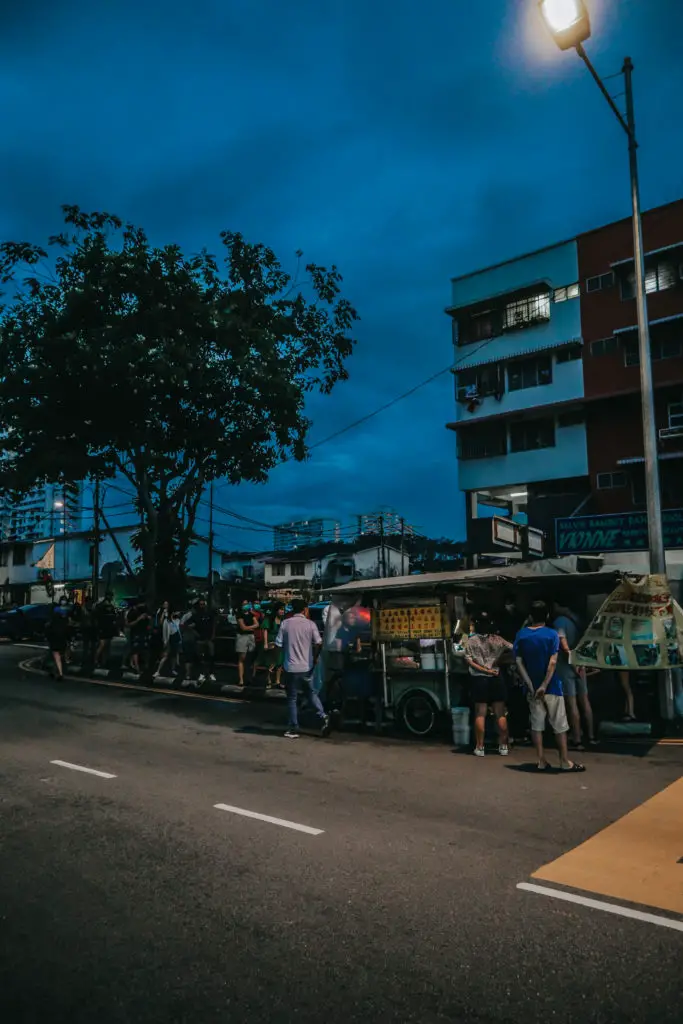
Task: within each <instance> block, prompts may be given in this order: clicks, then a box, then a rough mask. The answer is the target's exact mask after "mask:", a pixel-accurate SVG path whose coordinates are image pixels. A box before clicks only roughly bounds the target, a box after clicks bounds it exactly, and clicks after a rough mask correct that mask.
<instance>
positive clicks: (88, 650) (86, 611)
mask: <svg viewBox="0 0 683 1024" xmlns="http://www.w3.org/2000/svg"><path fill="white" fill-rule="evenodd" d="M80 630H81V640H82V644H83V646H82V654H81V661H82V663H83V665H84V666H86V667H88V668H91V667H92V666H93V664H94V662H95V652H96V650H97V622H96V619H95V605H94V602H93V599H92V597H91V596H88V597H86V599H85V601H84V602H83V608H82V611H81V622H80Z"/></svg>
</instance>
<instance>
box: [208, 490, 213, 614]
mask: <svg viewBox="0 0 683 1024" xmlns="http://www.w3.org/2000/svg"><path fill="white" fill-rule="evenodd" d="M208 603H209V608H211V607H212V606H213V480H212V481H211V483H210V485H209V602H208Z"/></svg>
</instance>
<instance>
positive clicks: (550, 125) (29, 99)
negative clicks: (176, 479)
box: [0, 0, 683, 548]
mask: <svg viewBox="0 0 683 1024" xmlns="http://www.w3.org/2000/svg"><path fill="white" fill-rule="evenodd" d="M590 8H591V12H592V16H593V30H594V35H593V38H592V39H591V40H590V41H589V43H588V44H587V49H588V50H589V52H590V54H591V56H592V58H593V60H594V62H595V64H596V65H597V67H598V69H599V70H600V71H601V73H603V74H605V75H608V74H611V73H613V72H617V71H619V69H620V67H621V62H622V58H623V56H624V55H625V54H627V53H628V54H630V55H631V56H632V58H633V60H634V62H635V67H636V71H635V88H636V116H637V119H638V122H639V135H640V142H641V151H640V159H641V175H642V193H643V204H644V206H645V207H649V206H654V205H658V204H660V203H664V202H668V201H671V200H673V199H676V198H679V197H681V196H682V195H683V181H682V177H683V132H682V131H681V126H682V110H683V106H682V104H683V62H682V61H681V59H680V53H681V49H680V48H681V39H683V5H681V3H680V0H594V2H590ZM2 12H3V13H2V20H1V24H0V51H1V59H0V81H1V83H2V95H3V101H4V102H3V118H4V145H3V159H2V160H1V161H0V179H1V182H2V189H1V192H0V194H1V195H2V228H1V234H2V236H3V238H4V239H6V238H11V239H18V238H28V239H31V240H35V241H39V240H42V239H45V237H46V236H47V234H48V233H51V232H53V231H54V230H56V229H57V228H58V226H59V223H60V210H59V206H60V204H61V203H76V204H78V205H80V206H81V207H83V208H84V209H107V210H109V211H110V212H114V213H117V214H119V215H120V216H121V217H124V218H126V219H130V220H133V221H135V222H137V223H139V224H141V225H142V226H143V227H145V228H146V229H147V230H148V232H149V233H150V236H151V238H152V240H153V241H154V242H157V243H165V242H170V241H177V242H179V243H180V244H181V245H183V246H185V247H187V248H189V249H191V250H196V249H197V248H199V247H200V246H203V245H206V246H207V247H208V248H209V249H213V250H214V251H217V249H218V243H217V236H218V232H219V230H220V229H222V228H228V229H234V230H239V231H242V232H243V233H244V234H245V235H246V236H247V238H248V239H249V240H252V241H262V242H265V243H267V244H268V245H270V246H271V247H273V248H274V249H275V251H276V252H277V254H278V255H279V256H280V258H281V259H282V260H283V262H284V263H285V265H286V266H287V267H290V266H291V267H292V268H293V266H294V257H293V254H294V251H295V250H296V249H297V248H299V247H300V248H302V249H303V250H304V254H305V256H306V257H307V258H309V259H311V260H314V261H316V262H319V263H331V262H336V263H337V264H338V266H339V268H340V270H341V271H342V273H343V275H344V278H345V281H344V291H345V294H346V295H347V296H348V297H349V298H350V299H351V301H352V302H353V303H354V304H355V305H356V307H357V309H358V311H359V312H360V314H361V317H362V322H361V324H360V325H359V327H358V332H357V337H358V346H357V350H356V353H355V355H354V356H353V358H352V360H351V361H350V363H349V370H350V374H351V377H350V380H349V381H348V382H347V383H346V384H343V385H340V386H339V387H338V389H337V390H336V391H335V392H334V393H333V395H332V396H331V397H330V398H325V399H315V400H313V401H311V403H310V415H311V417H312V418H313V420H314V426H313V430H312V434H311V442H312V443H314V442H315V441H317V440H320V439H321V438H324V437H326V436H327V435H329V434H331V433H333V432H334V431H335V430H338V429H339V428H341V427H342V426H344V425H345V424H347V423H348V422H350V421H352V420H354V419H356V418H358V417H360V416H362V415H364V414H365V413H367V412H371V411H372V410H373V409H375V408H377V407H378V406H380V405H382V404H383V403H384V402H386V401H388V400H390V399H391V398H393V397H394V396H396V395H398V394H400V393H401V392H403V391H405V390H407V389H408V388H410V387H411V386H412V385H414V384H416V383H418V382H419V381H420V380H422V379H424V378H426V377H428V376H429V375H430V374H432V373H436V372H437V371H439V370H440V369H442V368H444V367H446V366H447V365H448V364H449V363H450V361H451V357H452V350H451V335H450V326H449V322H448V319H447V318H446V317H445V316H444V314H443V309H444V307H445V306H446V305H448V302H449V278H450V277H451V276H454V275H458V274H462V273H466V272H468V271H469V270H474V269H477V268H479V267H482V266H486V265H487V264H490V263H494V262H497V261H499V260H501V259H506V258H508V257H511V256H514V255H516V254H519V253H523V252H525V251H528V250H530V249H534V248H538V247H541V246H544V245H547V244H549V243H552V242H554V241H558V240H561V239H563V238H566V237H571V236H572V235H574V234H575V233H577V232H578V231H582V230H585V229H588V228H591V227H595V226H597V225H599V224H601V223H606V222H609V221H611V220H614V219H617V218H620V217H624V216H627V215H628V214H629V210H630V208H629V192H628V165H627V157H626V146H625V138H623V137H622V132H621V129H620V128H619V126H618V125H617V123H616V121H615V120H614V118H613V117H612V115H611V114H610V112H609V110H608V108H607V106H606V104H605V102H604V100H603V99H602V98H601V97H600V95H599V94H598V92H597V89H596V87H595V85H594V83H593V82H592V81H591V80H590V78H589V76H588V74H587V72H586V71H585V69H584V68H583V65H582V64H581V62H580V61H579V60H578V58H577V57H576V55H575V54H573V53H565V54H562V53H560V51H559V50H557V49H556V48H555V46H554V44H553V43H552V41H551V40H549V39H546V37H545V35H544V34H543V29H542V26H541V25H540V22H539V20H538V15H537V13H536V11H535V2H534V0H487V2H486V3H481V4H475V3H473V2H471V0H421V2H420V3H417V2H412V3H409V2H405V0H394V3H392V4H368V3H367V2H366V0H345V2H343V3H340V2H334V0H328V2H325V0H322V2H313V0H294V2H292V3H289V4H288V3H283V2H282V0H193V2H192V3H185V2H184V3H176V2H174V0H165V2H163V3H161V2H157V0H135V2H133V0H102V2H101V3H98V4H94V3H92V0H87V2H86V0H83V2H81V0H61V2H60V3H55V2H54V0H33V2H31V0H28V2H27V3H26V4H25V5H20V4H16V3H12V4H10V3H9V2H7V0H4V2H3V3H2ZM610 85H611V86H612V87H613V90H614V91H615V92H618V91H620V90H621V89H622V85H621V80H620V79H615V80H613V81H612V82H611V83H610ZM620 102H623V100H621V101H620ZM453 415H454V402H453V387H452V379H451V377H450V375H449V374H446V375H444V376H442V377H441V378H439V380H438V381H437V382H435V383H433V384H431V385H429V386H428V387H426V388H425V389H423V390H422V391H420V392H418V394H416V395H415V396H413V397H411V398H409V399H407V400H406V401H403V402H400V403H399V404H398V405H396V406H395V407H394V408H392V409H391V410H389V411H388V412H386V413H383V414H382V415H381V416H378V417H377V418H375V419H373V420H371V421H370V422H369V423H367V424H366V425H364V426H362V427H360V428H358V429H355V430H353V431H351V432H349V433H348V434H345V435H343V436H341V437H340V438H338V439H337V440H334V441H332V442H330V443H329V444H325V445H323V446H321V447H320V448H319V449H317V450H316V451H315V452H314V453H313V454H312V457H311V460H310V462H308V463H307V464H305V465H287V466H283V467H280V468H279V469H278V470H277V471H276V472H275V473H274V474H273V476H272V479H271V482H270V483H269V484H268V485H267V486H265V487H253V486H251V487H249V486H242V487H240V488H236V489H235V488H232V489H231V488H222V489H221V490H220V496H219V501H220V503H221V504H222V505H224V506H226V507H229V508H231V509H236V510H238V511H239V512H240V513H242V514H244V515H247V516H252V517H254V518H256V519H259V520H262V521H264V522H267V523H272V522H280V521H283V520H288V519H292V518H300V517H302V516H308V515H315V514H324V515H330V516H335V517H339V518H342V519H343V520H348V518H349V517H350V516H351V515H352V514H353V513H354V512H357V511H371V510H372V509H373V508H374V507H376V506H378V505H389V506H393V507H395V508H396V509H398V510H399V512H401V513H402V514H403V515H405V516H406V517H407V518H408V519H409V520H410V521H412V522H414V523H415V524H416V525H417V526H418V528H419V529H420V530H421V531H423V532H425V533H429V534H431V535H448V536H451V537H458V536H461V535H462V529H463V509H462V501H461V498H460V496H459V493H458V489H457V479H456V462H455V442H454V436H453V435H452V434H451V433H449V432H447V431H446V430H445V429H444V424H445V423H446V422H447V421H448V420H450V419H452V418H453ZM119 500H120V499H119ZM224 521H227V520H226V518H225V517H224V516H218V522H224ZM220 539H221V542H222V543H223V544H224V545H225V546H228V547H245V546H253V547H254V548H261V547H264V546H267V545H268V543H269V538H268V535H267V534H265V533H256V532H254V533H250V532H249V531H246V530H238V529H231V530H227V529H226V530H221V533H220Z"/></svg>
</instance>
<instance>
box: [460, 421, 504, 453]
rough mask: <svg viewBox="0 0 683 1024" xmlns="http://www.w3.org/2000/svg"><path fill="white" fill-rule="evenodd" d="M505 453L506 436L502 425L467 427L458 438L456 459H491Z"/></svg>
mask: <svg viewBox="0 0 683 1024" xmlns="http://www.w3.org/2000/svg"><path fill="white" fill-rule="evenodd" d="M506 453H507V435H506V433H505V427H504V426H503V425H502V424H498V425H496V426H491V425H486V426H481V427H468V428H467V429H466V430H463V431H461V432H460V435H459V437H458V458H459V459H462V460H463V461H467V460H470V459H491V458H493V457H494V456H496V455H505V454H506Z"/></svg>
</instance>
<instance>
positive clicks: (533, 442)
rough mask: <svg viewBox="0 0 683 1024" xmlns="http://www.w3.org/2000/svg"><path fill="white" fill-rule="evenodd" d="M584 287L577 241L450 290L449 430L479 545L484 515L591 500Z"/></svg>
mask: <svg viewBox="0 0 683 1024" xmlns="http://www.w3.org/2000/svg"><path fill="white" fill-rule="evenodd" d="M578 281H579V268H578V253H577V243H576V240H572V241H569V242H564V243H561V244H559V245H554V246H551V247H549V248H546V249H542V250H540V251H538V252H533V253H530V254H528V255H526V256H522V257H520V258H519V259H514V260H509V261H507V262H505V263H501V264H498V265H496V266H493V267H489V268H488V269H486V270H481V271H478V272H476V273H473V274H467V275H465V276H464V277H458V278H455V279H453V281H452V282H451V286H452V296H451V305H450V307H449V308H448V309H447V313H448V314H449V315H450V316H451V318H452V323H453V345H454V354H455V360H454V374H455V399H456V415H455V421H454V422H452V423H449V424H448V426H449V428H450V429H452V430H454V431H455V432H456V435H457V439H458V445H457V449H458V450H457V454H458V478H459V485H460V489H461V490H463V491H464V492H465V494H466V499H467V522H468V538H470V539H471V538H472V537H473V534H474V533H475V532H476V531H475V530H474V529H473V527H472V524H473V522H474V521H475V520H477V519H478V518H479V517H480V516H481V515H482V512H484V511H485V506H489V507H494V508H501V509H503V510H504V511H505V512H506V514H507V515H509V516H516V517H518V516H520V514H521V515H522V517H523V516H524V514H525V513H526V512H527V509H528V508H529V507H530V506H532V505H534V506H535V507H537V508H538V507H540V506H541V505H542V504H543V503H544V502H545V503H550V504H551V505H552V503H553V502H554V501H555V500H556V498H557V496H558V495H562V496H563V499H566V500H564V504H565V506H566V505H567V504H568V505H569V506H571V504H572V500H573V498H572V495H573V494H574V493H576V494H577V495H581V494H582V493H583V492H584V491H585V479H586V477H587V475H588V455H587V445H586V426H585V420H584V414H583V409H582V407H581V400H582V399H583V398H584V378H583V364H582V338H581V312H580V288H579V284H578ZM579 500H580V498H577V503H578V501H579ZM489 512H490V509H489ZM482 525H483V524H482Z"/></svg>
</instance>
